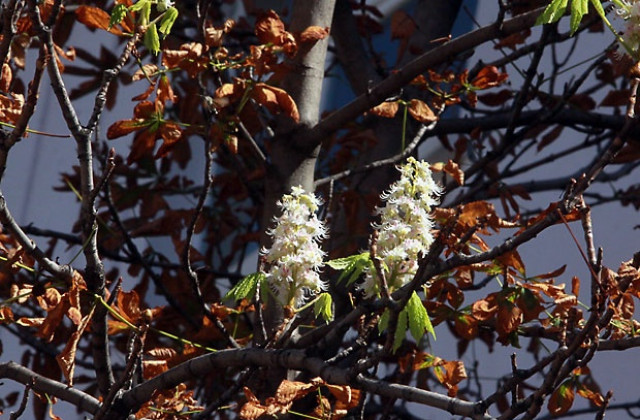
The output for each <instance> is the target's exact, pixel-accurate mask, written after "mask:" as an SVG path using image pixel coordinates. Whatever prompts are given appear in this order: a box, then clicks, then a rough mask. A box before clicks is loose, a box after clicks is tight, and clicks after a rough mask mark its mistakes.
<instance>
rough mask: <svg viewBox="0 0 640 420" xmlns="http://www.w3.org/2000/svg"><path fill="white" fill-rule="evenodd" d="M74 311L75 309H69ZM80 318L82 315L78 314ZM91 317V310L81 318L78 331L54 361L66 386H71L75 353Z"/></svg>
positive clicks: (72, 335)
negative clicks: (65, 381)
mask: <svg viewBox="0 0 640 420" xmlns="http://www.w3.org/2000/svg"><path fill="white" fill-rule="evenodd" d="M71 309H76V308H71ZM78 312H79V311H78ZM78 315H79V316H80V317H82V315H81V314H80V313H78ZM92 315H93V310H91V312H90V313H89V314H88V315H86V316H84V317H82V318H81V319H80V320H79V322H78V323H77V324H76V325H78V329H77V330H76V331H74V332H73V334H71V338H70V339H69V340H68V341H67V344H66V345H65V347H64V349H63V350H62V351H61V352H60V354H58V355H57V356H56V361H57V362H58V366H60V370H61V371H62V374H63V375H64V377H65V379H66V380H67V385H69V386H73V372H74V370H75V360H76V352H77V350H78V343H79V342H80V339H81V338H82V334H83V333H84V331H85V330H86V329H87V326H88V325H89V322H90V321H91V317H92Z"/></svg>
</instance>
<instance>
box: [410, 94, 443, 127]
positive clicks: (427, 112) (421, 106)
mask: <svg viewBox="0 0 640 420" xmlns="http://www.w3.org/2000/svg"><path fill="white" fill-rule="evenodd" d="M409 114H411V116H412V117H413V119H415V120H416V121H418V122H421V123H423V124H430V123H432V122H434V121H436V120H437V119H438V116H437V115H436V114H434V112H433V111H432V110H431V108H429V105H427V104H426V103H424V102H422V101H421V100H419V99H412V100H411V102H410V103H409Z"/></svg>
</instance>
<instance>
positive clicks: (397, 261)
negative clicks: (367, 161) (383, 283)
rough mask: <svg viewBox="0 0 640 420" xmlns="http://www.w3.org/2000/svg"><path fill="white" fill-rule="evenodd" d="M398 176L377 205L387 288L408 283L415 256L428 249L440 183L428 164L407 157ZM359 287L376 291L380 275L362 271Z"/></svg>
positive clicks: (368, 292) (379, 248)
mask: <svg viewBox="0 0 640 420" xmlns="http://www.w3.org/2000/svg"><path fill="white" fill-rule="evenodd" d="M398 170H399V171H400V174H401V175H400V179H399V180H398V181H396V182H394V183H393V184H392V185H391V187H390V188H389V190H388V191H386V192H384V193H382V194H381V195H380V198H381V199H382V200H383V201H384V202H385V204H384V206H382V207H378V208H377V209H376V212H377V214H378V215H379V216H380V224H374V225H373V228H374V229H375V230H377V232H378V239H377V257H378V258H380V259H381V260H382V263H383V264H382V266H383V270H385V277H386V279H387V285H388V287H389V290H390V291H393V290H395V289H397V288H399V287H402V286H403V285H405V284H407V283H408V282H409V281H411V279H412V278H413V276H414V275H415V273H416V271H417V269H418V258H419V257H420V255H424V254H426V253H427V252H428V250H429V247H430V246H431V244H432V243H433V240H434V237H433V226H434V224H433V219H432V217H431V214H430V213H431V210H432V208H433V206H436V205H438V204H439V200H438V196H439V194H440V193H441V188H440V186H439V185H438V184H437V183H436V182H435V181H434V180H433V177H432V175H431V170H430V169H429V164H428V163H427V162H423V161H417V160H415V159H414V158H412V157H410V158H409V159H408V160H407V163H406V164H405V165H403V166H400V167H398ZM365 274H366V276H365V280H364V282H363V283H362V284H361V285H360V289H361V290H363V291H364V292H365V294H366V295H367V296H368V297H370V296H374V295H377V294H379V292H380V289H379V286H380V279H378V275H377V273H376V272H375V269H373V268H370V269H368V270H366V271H365Z"/></svg>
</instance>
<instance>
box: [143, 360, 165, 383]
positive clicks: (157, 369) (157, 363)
mask: <svg viewBox="0 0 640 420" xmlns="http://www.w3.org/2000/svg"><path fill="white" fill-rule="evenodd" d="M167 370H169V365H168V363H167V361H166V360H143V361H142V372H143V374H142V375H143V376H144V379H151V378H154V377H156V376H158V375H160V374H161V373H164V372H166V371H167Z"/></svg>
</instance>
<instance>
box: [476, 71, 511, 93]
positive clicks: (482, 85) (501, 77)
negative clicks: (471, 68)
mask: <svg viewBox="0 0 640 420" xmlns="http://www.w3.org/2000/svg"><path fill="white" fill-rule="evenodd" d="M508 77H509V75H508V74H507V73H500V71H499V70H498V68H497V67H496V66H486V67H485V68H483V69H482V70H480V71H479V72H478V75H477V76H476V77H475V78H474V79H473V80H472V81H471V84H472V85H473V86H474V87H475V88H476V89H488V88H490V87H494V86H499V85H501V84H502V83H503V82H504V81H505V80H507V78H508Z"/></svg>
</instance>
